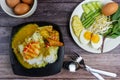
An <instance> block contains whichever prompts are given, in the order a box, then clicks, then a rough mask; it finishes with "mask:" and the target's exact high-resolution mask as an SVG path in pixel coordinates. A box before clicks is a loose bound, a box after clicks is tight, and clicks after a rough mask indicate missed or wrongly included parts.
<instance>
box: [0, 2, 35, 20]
mask: <svg viewBox="0 0 120 80" xmlns="http://www.w3.org/2000/svg"><path fill="white" fill-rule="evenodd" d="M0 5H1V7H2V9H3V10H4V11H5V12H6V13H7V14H8V15H10V16H12V17H16V18H26V17H29V16H31V15H32V14H33V13H34V12H35V10H36V8H37V0H34V3H33V5H32V8H31V9H30V11H28V12H27V13H26V14H23V15H16V14H15V13H14V12H13V10H12V9H11V8H10V7H9V6H8V5H7V4H6V0H0Z"/></svg>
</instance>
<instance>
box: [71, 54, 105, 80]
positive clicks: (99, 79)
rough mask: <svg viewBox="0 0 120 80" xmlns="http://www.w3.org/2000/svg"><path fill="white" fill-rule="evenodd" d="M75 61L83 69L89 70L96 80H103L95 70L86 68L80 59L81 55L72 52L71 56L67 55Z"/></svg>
mask: <svg viewBox="0 0 120 80" xmlns="http://www.w3.org/2000/svg"><path fill="white" fill-rule="evenodd" d="M69 57H70V58H71V59H72V60H73V61H75V63H78V64H79V66H80V67H82V68H83V69H85V70H87V71H89V72H90V73H91V74H92V75H94V76H95V77H96V78H97V79H98V80H105V79H104V78H103V77H102V76H101V75H99V74H98V73H95V72H91V71H90V70H88V69H86V65H85V63H84V60H83V59H82V57H81V56H79V55H78V54H77V53H75V54H74V53H72V56H69Z"/></svg>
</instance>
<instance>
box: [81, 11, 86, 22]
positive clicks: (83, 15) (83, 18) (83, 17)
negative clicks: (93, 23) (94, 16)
mask: <svg viewBox="0 0 120 80" xmlns="http://www.w3.org/2000/svg"><path fill="white" fill-rule="evenodd" d="M85 16H86V14H85V12H83V13H82V16H81V21H83V20H85Z"/></svg>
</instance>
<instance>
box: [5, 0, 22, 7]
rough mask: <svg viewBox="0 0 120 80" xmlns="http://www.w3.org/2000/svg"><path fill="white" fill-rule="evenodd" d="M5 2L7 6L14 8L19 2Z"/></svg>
mask: <svg viewBox="0 0 120 80" xmlns="http://www.w3.org/2000/svg"><path fill="white" fill-rule="evenodd" d="M6 3H7V5H8V6H9V7H11V8H14V7H15V6H16V5H17V4H18V3H20V0H6Z"/></svg>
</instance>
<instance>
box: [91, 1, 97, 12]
mask: <svg viewBox="0 0 120 80" xmlns="http://www.w3.org/2000/svg"><path fill="white" fill-rule="evenodd" d="M91 4H92V5H93V6H94V8H95V9H96V10H97V9H99V7H98V6H97V2H96V1H93V2H91Z"/></svg>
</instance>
